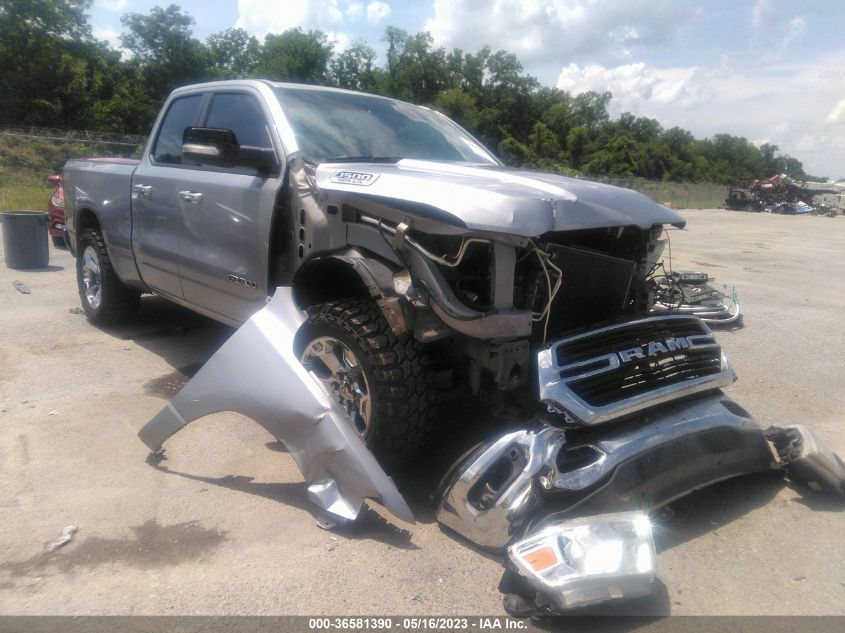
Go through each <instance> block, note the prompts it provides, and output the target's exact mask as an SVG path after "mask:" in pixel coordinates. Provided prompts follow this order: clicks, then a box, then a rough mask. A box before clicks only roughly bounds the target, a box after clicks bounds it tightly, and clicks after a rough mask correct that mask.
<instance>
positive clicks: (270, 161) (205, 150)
mask: <svg viewBox="0 0 845 633" xmlns="http://www.w3.org/2000/svg"><path fill="white" fill-rule="evenodd" d="M182 157H183V158H185V159H186V160H189V161H192V162H195V163H199V164H201V165H214V166H218V167H236V166H243V167H254V168H255V169H257V170H258V171H260V172H270V171H273V170H274V169H275V168H276V155H275V153H274V152H273V150H272V149H266V148H263V147H251V146H247V145H240V144H238V138H237V136H236V135H235V133H234V132H233V131H232V130H226V129H221V128H209V127H189V128H185V132H184V134H183V135H182Z"/></svg>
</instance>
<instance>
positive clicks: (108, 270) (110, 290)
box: [76, 229, 141, 325]
mask: <svg viewBox="0 0 845 633" xmlns="http://www.w3.org/2000/svg"><path fill="white" fill-rule="evenodd" d="M89 244H91V245H93V246H94V250H96V251H97V258H98V260H99V263H100V287H101V293H102V298H101V303H100V308H99V309H98V310H96V311H95V310H93V309H92V308H91V306H89V305H88V301H87V300H86V299H85V286H84V285H83V284H82V256H83V253H84V252H85V247H86V246H88V245H89ZM76 251H77V256H76V284H77V286H78V288H79V299H80V301H82V308H83V310H85V314H86V315H87V317H88V320H89V321H91V323H94V324H96V325H120V324H122V323H127V322H129V321H131V320H132V319H133V318H134V317H135V315H136V314H137V312H138V305H139V301H140V298H141V293H140V292H138V291H137V290H133V289H132V288H128V287H126V286H125V285H124V284H123V282H121V281H120V279H119V278H118V276H117V274H116V273H115V272H114V268H113V267H112V265H111V260H110V259H109V254H108V251H107V250H106V243H105V240H104V239H103V235H102V233H100V231H98V230H97V229H85V230H84V231H83V232H82V235H81V236H80V237H79V242H78V244H77V249H76Z"/></svg>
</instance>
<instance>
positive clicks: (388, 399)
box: [297, 299, 438, 468]
mask: <svg viewBox="0 0 845 633" xmlns="http://www.w3.org/2000/svg"><path fill="white" fill-rule="evenodd" d="M297 352H298V354H299V356H300V360H301V362H302V364H303V365H304V366H305V368H306V369H308V371H309V372H310V373H311V374H312V375H313V376H314V377H315V378H316V379H317V380H319V381H320V382H321V383H322V384H323V386H324V388H325V389H326V391H327V392H328V393H329V395H330V396H331V397H332V398H333V399H334V400H335V401H336V402H338V403H339V404H340V405H341V406H342V407H343V408H344V409H345V410H346V412H347V414H348V416H349V421H350V424H352V426H353V428H354V429H355V430H356V431H357V432H358V433H359V434H360V435H361V437H362V438H363V439H364V441H365V442H366V444H367V446H369V447H370V448H371V450H372V451H373V453H374V454H375V455H376V457H377V458H378V459H379V461H381V463H382V464H383V465H385V466H386V467H388V468H390V467H395V466H397V465H398V464H400V463H401V462H402V461H403V460H407V459H408V458H409V457H412V456H413V455H415V454H416V453H417V452H418V451H419V450H420V448H422V446H423V445H424V444H425V442H426V441H427V439H428V436H429V433H430V431H431V427H432V425H433V421H434V414H435V411H436V408H437V400H438V398H437V394H436V392H435V388H434V386H433V373H432V369H431V365H432V364H431V359H430V358H429V356H428V354H427V353H426V352H425V349H424V347H423V346H422V345H421V344H420V343H418V342H417V341H416V340H414V338H413V337H411V336H410V335H408V334H398V335H397V334H394V333H393V331H392V330H391V329H390V327H389V326H388V324H387V321H386V320H385V318H384V316H383V315H382V313H381V310H380V309H379V307H378V305H377V304H376V302H375V301H373V300H371V299H347V300H342V301H335V302H331V303H324V304H322V305H318V306H314V307H312V308H310V309H309V310H308V321H307V322H306V323H305V324H304V325H303V326H302V329H301V330H300V332H299V333H298V334H297Z"/></svg>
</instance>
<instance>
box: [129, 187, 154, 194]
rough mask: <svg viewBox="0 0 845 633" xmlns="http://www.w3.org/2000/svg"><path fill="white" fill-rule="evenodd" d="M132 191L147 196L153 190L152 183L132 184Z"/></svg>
mask: <svg viewBox="0 0 845 633" xmlns="http://www.w3.org/2000/svg"><path fill="white" fill-rule="evenodd" d="M132 191H134V192H135V193H137V194H138V195H139V196H148V195H150V194H151V193H152V191H153V186H152V185H132Z"/></svg>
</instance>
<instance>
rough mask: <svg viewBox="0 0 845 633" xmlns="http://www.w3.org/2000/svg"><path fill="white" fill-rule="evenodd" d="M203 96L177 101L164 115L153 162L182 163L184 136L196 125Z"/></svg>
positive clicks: (193, 96) (183, 98)
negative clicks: (189, 128) (187, 130)
mask: <svg viewBox="0 0 845 633" xmlns="http://www.w3.org/2000/svg"><path fill="white" fill-rule="evenodd" d="M201 99H202V95H191V96H190V97H182V98H180V99H175V100H174V101H173V103H171V104H170V107H169V108H168V109H167V114H166V115H164V122H163V123H162V124H161V129H160V130H159V132H158V138H157V139H156V143H155V146H154V147H153V160H155V161H156V162H157V163H170V164H173V165H179V164H181V163H182V134H183V133H184V132H185V128H186V127H191V126H192V125H194V124H195V123H194V122H195V120H196V112H197V108H198V107H199V105H200V100H201Z"/></svg>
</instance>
